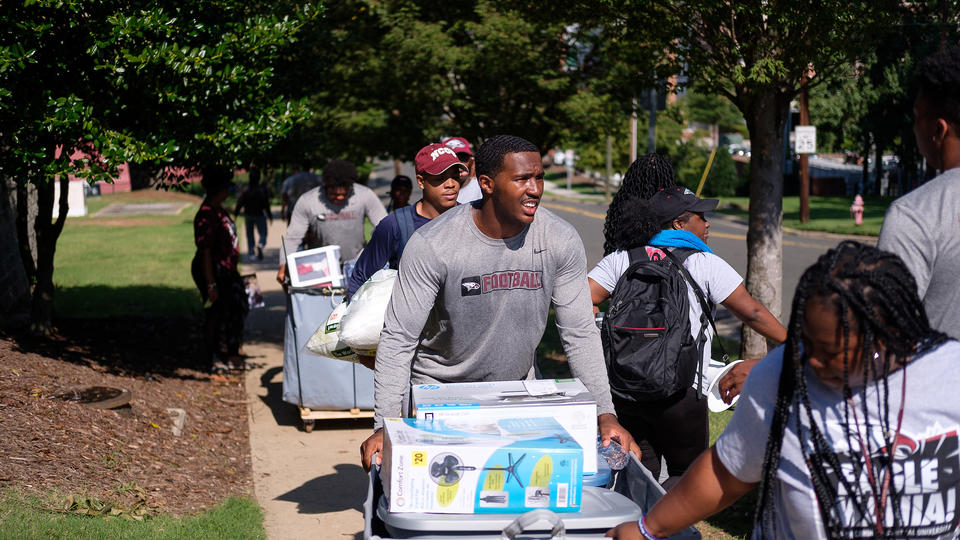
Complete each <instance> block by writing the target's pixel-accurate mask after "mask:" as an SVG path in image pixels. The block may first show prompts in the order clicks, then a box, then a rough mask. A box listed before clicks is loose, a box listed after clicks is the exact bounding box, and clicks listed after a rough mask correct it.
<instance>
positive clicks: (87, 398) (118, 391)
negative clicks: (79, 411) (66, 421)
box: [50, 386, 131, 409]
mask: <svg viewBox="0 0 960 540" xmlns="http://www.w3.org/2000/svg"><path fill="white" fill-rule="evenodd" d="M50 397H51V398H52V399H59V400H62V401H70V402H73V403H80V404H81V405H86V406H88V407H93V408H96V409H113V408H116V407H121V406H123V405H126V404H128V403H130V397H131V393H130V391H129V390H127V389H125V388H112V387H109V386H86V387H82V388H69V389H67V390H61V391H59V392H57V393H55V394H51V395H50Z"/></svg>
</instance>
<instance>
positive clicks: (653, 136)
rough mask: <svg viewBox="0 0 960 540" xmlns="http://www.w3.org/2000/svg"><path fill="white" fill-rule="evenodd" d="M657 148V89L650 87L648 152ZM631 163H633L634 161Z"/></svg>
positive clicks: (650, 152)
mask: <svg viewBox="0 0 960 540" xmlns="http://www.w3.org/2000/svg"><path fill="white" fill-rule="evenodd" d="M656 150H657V89H656V88H651V89H650V122H649V123H648V124H647V153H648V154H652V153H654V152H656ZM630 163H633V162H632V161H631V162H630Z"/></svg>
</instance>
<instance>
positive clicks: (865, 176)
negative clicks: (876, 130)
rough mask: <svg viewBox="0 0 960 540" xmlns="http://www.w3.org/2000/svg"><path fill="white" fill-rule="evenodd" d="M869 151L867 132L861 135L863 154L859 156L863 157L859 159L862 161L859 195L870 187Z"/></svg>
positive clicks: (868, 135) (868, 134)
mask: <svg viewBox="0 0 960 540" xmlns="http://www.w3.org/2000/svg"><path fill="white" fill-rule="evenodd" d="M870 149H871V145H870V133H869V132H868V133H864V134H863V152H862V153H861V154H860V155H861V156H863V157H862V158H861V159H863V170H862V171H861V174H860V189H858V190H857V191H859V192H861V193H862V192H863V190H865V189H867V186H869V185H870Z"/></svg>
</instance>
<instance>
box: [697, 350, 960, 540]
mask: <svg viewBox="0 0 960 540" xmlns="http://www.w3.org/2000/svg"><path fill="white" fill-rule="evenodd" d="M783 351H784V346H783V345H781V346H780V347H777V348H776V349H774V350H773V351H771V352H770V354H768V355H767V356H766V357H765V358H764V359H763V360H761V361H760V362H759V363H758V364H757V365H756V366H754V368H753V370H751V371H750V376H749V377H748V378H747V382H746V384H745V385H744V388H743V393H742V395H741V396H740V401H739V402H738V403H737V408H736V412H734V414H733V418H732V419H731V420H730V424H729V425H727V429H726V430H725V431H724V432H723V434H721V435H720V438H719V439H718V440H717V445H716V448H717V453H718V455H719V457H720V461H721V462H723V464H724V466H725V467H726V468H727V470H728V471H730V473H731V474H733V476H735V477H737V478H738V479H740V480H741V481H743V482H750V483H753V482H760V481H761V479H762V474H763V457H764V451H765V446H766V441H767V439H768V438H769V433H770V424H771V423H772V421H773V411H774V404H775V403H776V397H777V386H778V384H779V379H780V369H781V366H782V365H783ZM958 361H960V342H957V341H954V340H950V341H947V342H946V343H944V344H941V345H940V346H939V347H937V348H936V349H934V350H932V351H929V352H927V353H926V354H924V355H922V356H919V357H917V358H915V359H914V360H913V361H912V362H910V363H909V364H908V365H907V367H906V369H905V370H903V369H900V370H897V371H895V372H893V373H891V374H890V376H889V377H887V391H888V394H887V395H888V410H889V419H890V424H892V426H894V427H893V428H892V429H896V424H897V416H898V412H899V410H900V403H901V399H900V395H901V390H902V386H901V385H902V384H903V380H904V371H906V378H907V383H906V396H907V398H906V402H905V404H904V407H903V424H902V427H901V429H900V438H899V439H898V443H897V444H896V450H895V458H894V465H893V474H894V475H893V478H892V480H891V491H893V490H894V489H895V490H896V491H898V492H901V493H905V496H904V497H903V499H902V500H901V502H900V509H901V510H900V511H901V513H904V514H907V515H908V516H909V517H908V519H907V520H905V521H907V522H908V523H909V524H910V525H911V527H913V528H907V529H900V530H897V529H893V532H894V534H893V535H892V536H891V537H896V538H912V537H917V536H927V537H934V538H954V537H956V535H957V530H958V529H957V523H958V520H960V512H958V507H957V503H958V501H960V448H958V441H957V434H958V432H960V431H958V430H960V412H958V411H960V397H958V393H957V385H956V384H955V383H956V381H957V362H958ZM805 379H806V381H807V393H808V396H809V400H810V406H811V408H812V409H813V413H812V414H813V416H814V418H815V419H816V421H817V424H818V425H819V426H826V428H825V429H824V433H825V436H826V438H827V441H828V443H829V444H830V446H831V447H832V448H833V451H834V452H835V453H836V454H837V455H838V457H839V462H840V463H839V464H840V470H841V471H842V473H843V474H844V475H845V476H846V477H847V478H848V479H850V480H851V481H853V482H856V481H857V479H859V481H860V482H861V483H864V491H865V493H867V494H868V495H867V499H868V500H867V501H864V504H865V505H867V506H868V507H870V508H872V507H873V503H872V501H871V500H870V499H871V497H870V495H869V493H871V491H870V488H869V484H868V483H866V482H867V479H866V477H865V476H859V477H857V475H856V472H859V471H861V470H862V469H863V467H861V464H862V463H864V458H863V451H862V449H861V448H860V447H859V445H855V446H856V447H855V448H850V447H849V445H848V443H847V439H846V437H845V436H844V434H843V424H844V407H843V401H844V400H843V396H842V395H841V393H840V391H839V390H837V389H834V388H831V387H828V386H826V385H825V384H823V383H822V382H820V379H818V378H817V376H816V374H815V373H814V372H813V370H812V369H810V368H809V367H808V368H807V370H806V377H805ZM879 386H880V388H882V384H881V385H879ZM854 392H855V393H854V396H853V407H855V408H856V413H850V422H851V424H853V426H851V428H850V429H851V433H855V432H856V431H857V430H858V429H859V432H860V433H861V435H862V436H863V437H864V438H866V437H867V436H869V437H871V438H873V439H874V441H880V440H882V439H879V437H882V436H883V432H882V430H881V428H880V425H879V423H878V422H879V420H878V418H877V416H876V411H877V403H878V397H877V396H878V385H877V384H871V385H868V386H867V387H865V388H860V389H859V390H854ZM864 399H866V400H867V403H868V406H869V408H870V410H871V411H872V412H871V416H870V418H869V419H866V420H867V422H865V418H864V416H863V400H864ZM855 414H856V415H859V416H857V417H856V418H855ZM868 424H869V428H867V427H866V426H867V425H868ZM803 425H804V428H803V432H802V435H801V436H800V437H798V436H797V413H796V407H794V409H793V412H792V413H791V415H790V417H789V419H788V420H787V430H786V432H785V434H784V438H783V446H782V449H781V459H780V465H779V467H778V469H777V481H778V489H779V493H778V494H777V498H776V501H775V505H776V524H775V525H776V527H777V531H778V537H781V538H798V539H808V538H811V539H812V538H826V534H825V532H824V526H823V520H822V519H821V516H820V511H819V509H818V506H817V498H816V495H815V494H814V491H813V484H812V482H811V480H810V472H809V468H808V467H807V464H806V462H805V461H804V460H803V457H802V454H801V452H800V444H801V442H800V441H803V444H804V445H806V448H807V452H808V455H809V456H816V452H815V451H814V449H813V443H812V437H811V436H810V433H809V427H808V426H809V422H808V421H807V419H806V415H803ZM868 429H869V435H868ZM870 447H871V448H877V447H878V445H877V444H876V443H875V444H873V445H871V446H870ZM813 459H817V458H816V457H813ZM884 459H885V456H883V455H874V456H873V459H872V460H871V461H872V463H873V465H874V466H875V467H882V466H883V463H884ZM825 466H826V467H827V468H828V470H829V466H828V465H825ZM829 476H830V477H831V478H833V479H834V482H835V483H836V484H837V485H839V476H837V475H836V474H835V473H829ZM839 493H841V495H840V496H839V497H838V499H837V501H836V502H835V504H834V505H832V506H834V511H835V512H837V513H838V515H841V516H842V519H843V523H845V524H846V525H847V526H849V527H850V529H851V530H852V531H853V532H852V533H851V535H850V536H849V537H854V536H856V535H857V534H858V533H859V535H860V537H864V536H867V537H872V535H871V531H873V529H872V527H871V526H870V523H873V522H874V521H875V518H872V517H871V520H870V522H869V523H867V522H866V521H864V520H862V519H861V518H860V516H859V514H858V513H857V512H856V511H855V510H854V508H855V507H856V505H854V503H853V501H852V500H851V497H849V496H845V491H844V489H843V488H842V486H840V489H839ZM886 507H887V508H888V509H890V510H888V512H887V518H888V519H892V517H893V514H892V513H891V512H892V509H893V508H894V506H893V503H892V502H890V501H889V500H888V502H887V505H886ZM888 530H890V529H888ZM873 532H875V531H873ZM759 533H760V531H754V537H759Z"/></svg>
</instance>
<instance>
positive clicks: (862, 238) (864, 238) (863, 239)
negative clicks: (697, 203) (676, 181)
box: [710, 212, 878, 246]
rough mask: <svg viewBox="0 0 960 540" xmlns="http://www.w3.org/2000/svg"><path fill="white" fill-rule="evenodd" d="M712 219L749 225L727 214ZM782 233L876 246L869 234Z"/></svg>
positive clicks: (802, 231) (785, 230) (797, 230)
mask: <svg viewBox="0 0 960 540" xmlns="http://www.w3.org/2000/svg"><path fill="white" fill-rule="evenodd" d="M710 217H711V218H712V219H718V218H719V219H722V220H724V221H727V222H730V223H736V224H738V225H743V226H744V227H749V226H750V224H749V223H748V222H747V220H745V219H743V218H739V217H737V216H731V215H729V214H722V213H719V212H714V213H713V214H712V215H711V216H710ZM781 228H782V229H783V232H784V233H789V234H794V235H797V236H804V237H807V238H825V239H835V240H838V241H839V240H853V241H856V242H860V243H863V244H869V245H872V246H875V245H877V238H878V237H876V236H873V235H869V234H862V235H861V234H840V233H832V232H827V231H808V230H805V229H794V228H793V227H781Z"/></svg>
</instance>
